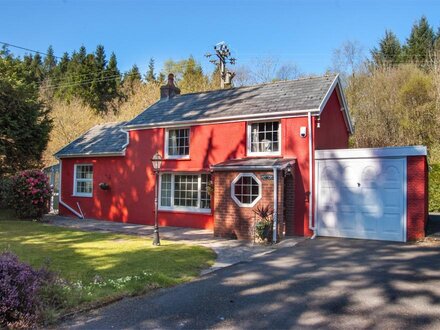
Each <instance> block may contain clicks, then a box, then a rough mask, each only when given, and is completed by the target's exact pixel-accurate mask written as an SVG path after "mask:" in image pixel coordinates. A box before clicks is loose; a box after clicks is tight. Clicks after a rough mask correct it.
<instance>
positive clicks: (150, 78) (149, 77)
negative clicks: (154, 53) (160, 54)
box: [145, 58, 156, 83]
mask: <svg viewBox="0 0 440 330" xmlns="http://www.w3.org/2000/svg"><path fill="white" fill-rule="evenodd" d="M145 80H146V81H147V82H148V83H154V82H156V74H155V73H154V58H150V61H149V63H148V71H147V74H146V75H145Z"/></svg>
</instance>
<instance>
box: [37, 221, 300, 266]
mask: <svg viewBox="0 0 440 330" xmlns="http://www.w3.org/2000/svg"><path fill="white" fill-rule="evenodd" d="M44 220H45V221H47V222H48V223H49V224H52V225H55V226H60V227H66V228H72V229H78V230H86V231H100V232H110V233H120V234H128V235H140V236H146V237H152V235H153V230H154V228H153V226H149V225H136V224H129V223H120V222H111V221H103V220H93V219H84V220H83V219H78V218H69V217H62V216H58V215H47V216H46V217H45V219H44ZM160 238H161V239H163V240H167V241H172V242H184V243H191V244H197V245H202V246H206V247H209V248H211V249H213V250H214V252H215V253H216V254H217V259H216V262H215V264H214V265H213V266H212V267H211V268H209V269H205V270H204V271H203V272H202V274H206V273H209V272H212V271H215V270H218V269H220V268H223V267H228V266H231V265H233V264H236V263H238V262H243V261H249V260H251V259H252V258H255V257H257V256H261V255H264V254H266V253H270V252H273V251H275V250H276V249H280V248H283V247H288V246H290V247H292V246H295V245H296V244H297V243H298V242H301V241H303V240H305V238H304V237H292V238H288V239H285V240H283V241H282V242H281V243H279V244H275V245H269V246H263V245H260V244H252V243H249V242H246V241H239V240H227V239H221V238H215V237H214V236H213V233H212V231H211V230H205V229H191V228H180V227H161V228H160ZM151 239H152V238H151Z"/></svg>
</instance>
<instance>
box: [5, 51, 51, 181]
mask: <svg viewBox="0 0 440 330" xmlns="http://www.w3.org/2000/svg"><path fill="white" fill-rule="evenodd" d="M49 111H50V109H49V108H48V107H46V106H45V105H44V104H43V103H42V102H41V101H40V100H39V96H38V84H37V83H36V81H35V76H34V74H33V72H30V71H29V70H28V67H26V64H25V63H24V62H22V61H21V60H20V59H18V58H15V57H13V56H11V55H8V54H6V53H4V52H0V176H4V175H10V174H13V173H15V172H17V171H19V170H23V169H28V168H37V167H41V165H42V164H41V163H40V162H41V157H42V153H43V151H44V149H45V148H46V146H47V143H48V139H49V133H50V130H51V128H52V121H51V119H50V118H49Z"/></svg>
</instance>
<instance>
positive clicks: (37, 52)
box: [0, 41, 61, 59]
mask: <svg viewBox="0 0 440 330" xmlns="http://www.w3.org/2000/svg"><path fill="white" fill-rule="evenodd" d="M0 44H3V45H5V46H6V47H14V48H18V49H22V50H26V51H28V52H33V53H36V54H41V55H45V56H48V55H49V54H47V53H44V52H40V51H39V50H34V49H30V48H26V47H22V46H17V45H13V44H10V43H9V42H4V41H0ZM52 56H53V57H55V58H58V59H61V57H59V56H55V55H53V54H52Z"/></svg>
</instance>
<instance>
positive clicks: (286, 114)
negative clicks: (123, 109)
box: [124, 109, 319, 131]
mask: <svg viewBox="0 0 440 330" xmlns="http://www.w3.org/2000/svg"><path fill="white" fill-rule="evenodd" d="M309 112H310V113H313V114H319V109H309V110H295V111H281V112H266V113H259V114H252V115H246V116H242V115H240V116H229V117H223V118H212V119H196V120H187V121H170V122H164V123H152V124H139V125H127V126H125V127H124V130H127V131H133V130H141V129H152V128H171V127H182V126H184V127H188V126H191V125H197V124H222V123H229V122H243V121H249V120H257V119H267V120H275V119H282V118H294V117H305V116H306V115H307V113H309Z"/></svg>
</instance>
